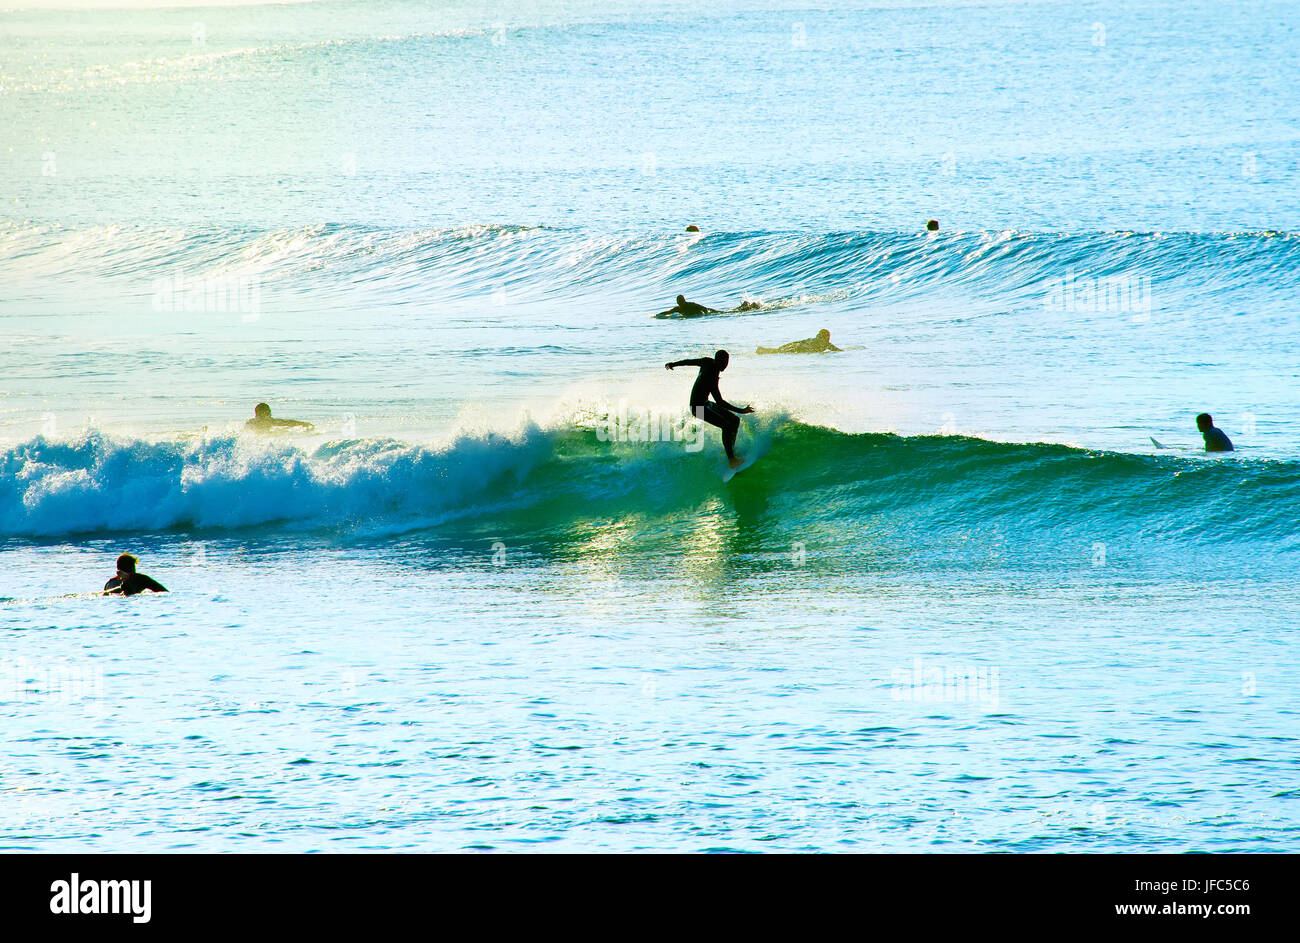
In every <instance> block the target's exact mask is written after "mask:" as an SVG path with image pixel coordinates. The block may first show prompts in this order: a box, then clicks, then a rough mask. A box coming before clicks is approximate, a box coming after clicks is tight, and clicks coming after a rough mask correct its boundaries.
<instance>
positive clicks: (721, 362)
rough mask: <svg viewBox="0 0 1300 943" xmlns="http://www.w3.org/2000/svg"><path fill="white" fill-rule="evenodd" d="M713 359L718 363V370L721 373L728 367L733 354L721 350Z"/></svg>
mask: <svg viewBox="0 0 1300 943" xmlns="http://www.w3.org/2000/svg"><path fill="white" fill-rule="evenodd" d="M713 361H714V363H716V364H717V365H718V372H719V373H721V372H722V371H723V370H726V369H727V364H729V363H730V362H731V355H730V354H729V353H727V352H726V351H725V350H720V351H718V352H717V353H716V354H714V355H713Z"/></svg>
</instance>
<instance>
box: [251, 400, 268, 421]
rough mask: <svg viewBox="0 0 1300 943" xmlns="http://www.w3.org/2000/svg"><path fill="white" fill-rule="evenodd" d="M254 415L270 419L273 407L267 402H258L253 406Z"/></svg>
mask: <svg viewBox="0 0 1300 943" xmlns="http://www.w3.org/2000/svg"><path fill="white" fill-rule="evenodd" d="M253 415H254V416H256V417H257V418H258V419H270V418H271V407H270V406H267V405H266V404H265V403H258V404H257V405H256V406H254V407H253Z"/></svg>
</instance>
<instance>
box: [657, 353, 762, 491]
mask: <svg viewBox="0 0 1300 943" xmlns="http://www.w3.org/2000/svg"><path fill="white" fill-rule="evenodd" d="M730 360H731V356H730V355H729V354H728V353H727V352H726V351H725V350H720V351H718V352H717V353H716V354H714V355H713V356H712V357H702V358H700V359H699V360H675V361H673V362H672V363H666V364H664V368H665V369H667V370H671V369H672V368H673V367H699V368H700V372H699V375H697V376H696V377H695V385H694V386H692V387H691V412H693V413H694V414H695V417H696V418H697V419H699V420H700V421H702V422H707V423H709V425H712V426H717V427H718V428H719V429H721V430H722V447H723V448H724V449H726V450H727V461H728V462H730V463H731V467H732V468H735V467H736V466H738V465H739V464H740V462H741V459H740V458H738V457H737V456H736V433H737V432H738V431H739V430H740V420H739V419H737V418H736V414H737V413H752V412H753V411H754V407H752V406H732V405H731V404H730V403H728V402H727V401H726V400H725V399H723V398H722V394H721V393H720V392H719V391H718V375H719V374H720V373H722V371H723V370H726V369H727V364H728V362H730ZM710 396H712V397H713V399H714V401H715V402H712V403H710V402H709V397H710Z"/></svg>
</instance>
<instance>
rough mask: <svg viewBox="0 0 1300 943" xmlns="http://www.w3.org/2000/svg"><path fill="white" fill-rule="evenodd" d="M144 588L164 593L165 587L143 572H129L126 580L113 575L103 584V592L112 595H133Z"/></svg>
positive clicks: (141, 591)
mask: <svg viewBox="0 0 1300 943" xmlns="http://www.w3.org/2000/svg"><path fill="white" fill-rule="evenodd" d="M145 590H151V591H152V592H155V593H165V592H167V587H166V586H164V585H163V584H162V583H159V582H158V581H157V580H156V579H153V578H152V577H149V576H145V575H144V574H143V573H131V574H130V575H128V576H127V578H126V580H119V579H118V578H117V577H116V576H115V577H113V578H112V579H111V580H109V581H108V582H107V583H105V584H104V592H106V593H109V594H110V595H113V596H134V595H135V594H136V593H143V592H144V591H145Z"/></svg>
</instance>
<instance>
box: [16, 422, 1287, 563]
mask: <svg viewBox="0 0 1300 943" xmlns="http://www.w3.org/2000/svg"><path fill="white" fill-rule="evenodd" d="M754 437H758V438H760V439H762V440H763V442H764V445H765V447H766V448H767V450H768V451H767V454H766V455H765V456H764V457H763V459H762V460H760V461H759V462H758V463H757V464H756V465H755V466H754V467H753V468H751V469H749V470H748V471H747V472H745V473H744V474H743V475H742V476H740V477H738V478H737V479H735V480H734V481H732V482H731V483H729V484H723V483H722V481H721V478H720V471H721V468H722V462H721V456H720V455H719V454H717V453H718V445H717V440H716V438H710V437H707V436H706V442H707V447H706V449H705V450H704V451H703V452H702V453H690V452H688V451H686V450H685V449H684V448H683V447H682V444H681V443H680V442H666V441H665V442H608V441H601V437H600V436H599V435H598V434H597V432H596V430H595V429H593V428H591V427H590V425H589V424H588V425H575V424H565V425H562V426H559V427H555V428H542V427H539V426H536V425H531V426H527V427H525V428H523V429H521V430H520V431H519V432H517V433H516V434H513V435H496V434H480V435H465V436H462V437H461V438H459V439H456V440H454V441H451V442H448V443H446V444H444V445H442V446H437V447H435V446H428V445H415V444H410V443H403V442H399V441H395V440H391V439H360V440H352V441H343V442H332V443H327V444H324V445H320V446H319V447H316V448H314V449H309V450H303V449H300V448H297V447H294V446H290V445H287V444H280V443H267V442H264V441H251V440H249V439H248V438H239V437H231V436H227V437H221V438H213V439H207V440H199V439H190V440H181V441H166V442H148V441H142V440H137V439H118V438H112V437H109V436H105V435H102V434H98V433H91V434H88V435H84V436H82V437H80V438H76V439H71V440H66V441H65V440H50V439H46V438H41V437H38V438H36V439H33V440H31V441H28V442H25V443H23V444H20V445H17V446H13V447H11V448H9V449H8V450H6V451H4V452H3V453H0V537H7V538H11V539H12V538H19V539H22V538H46V537H54V536H65V535H94V534H111V533H125V532H155V531H182V532H202V531H212V530H229V529H248V528H262V529H264V528H268V527H269V528H274V529H298V530H301V529H327V530H338V529H340V528H342V529H348V530H352V531H356V530H361V531H365V530H366V529H367V528H371V527H380V528H386V529H395V530H398V531H401V530H416V529H421V528H437V527H438V526H439V525H440V524H441V523H444V522H447V521H450V520H454V519H456V518H459V517H464V516H467V515H472V516H474V517H475V518H476V519H489V520H490V519H492V517H493V516H494V515H506V514H510V515H522V516H523V519H525V520H526V521H527V522H528V526H529V527H533V528H537V529H543V530H544V529H550V528H561V529H562V528H568V527H571V526H573V525H575V524H577V523H580V522H584V521H593V520H594V521H600V520H618V519H622V518H630V517H634V516H635V517H639V518H656V517H659V516H664V515H668V516H672V515H681V514H683V513H685V514H690V513H693V509H696V508H698V507H700V506H701V505H702V504H705V503H709V504H713V503H716V502H717V501H719V500H721V501H724V502H728V501H736V502H751V503H752V502H753V501H755V500H759V501H762V502H779V503H780V506H781V513H780V514H779V515H778V516H779V517H780V518H781V519H783V520H785V521H787V522H788V523H789V526H790V527H792V528H795V529H797V528H798V526H800V525H799V523H798V522H799V521H802V520H808V519H826V518H828V517H829V518H833V519H835V520H836V521H838V522H839V523H841V524H845V525H851V524H852V523H853V522H854V521H858V522H859V523H860V524H861V526H867V522H869V521H872V520H877V519H880V518H881V517H884V518H886V519H891V520H895V521H908V522H912V523H917V524H924V525H925V526H926V527H929V528H951V527H956V528H964V527H973V526H985V525H988V524H990V523H996V524H1000V525H1002V526H1005V527H1006V528H1007V529H1013V530H1014V529H1021V530H1029V531H1033V532H1035V533H1037V534H1039V535H1051V534H1053V533H1056V532H1058V531H1065V530H1074V529H1079V530H1082V531H1084V532H1086V533H1089V534H1110V535H1116V534H1129V535H1138V536H1146V537H1170V538H1186V539H1194V540H1211V541H1219V540H1249V541H1263V542H1265V543H1267V544H1271V545H1272V546H1273V547H1274V549H1290V548H1293V547H1295V546H1297V545H1298V544H1297V539H1296V535H1297V524H1296V519H1295V508H1296V507H1297V506H1300V462H1291V461H1268V460H1254V459H1244V458H1242V457H1240V456H1225V457H1196V458H1187V457H1176V456H1153V455H1130V454H1122V453H1112V452H1100V451H1090V450H1083V449H1077V448H1071V447H1067V446H1061V445H1047V444H1007V443H996V442H988V441H984V440H981V439H974V438H966V437H951V436H948V437H946V436H922V437H911V438H905V437H900V436H895V435H890V434H882V433H864V434H849V433H844V432H839V431H836V430H833V429H825V428H820V427H815V426H807V425H804V424H801V423H799V422H796V421H793V420H789V419H777V420H769V421H767V422H765V423H757V424H750V426H749V431H748V432H746V433H745V434H744V436H743V437H742V446H744V445H745V444H746V443H747V442H749V443H751V444H752V441H753V438H754Z"/></svg>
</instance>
